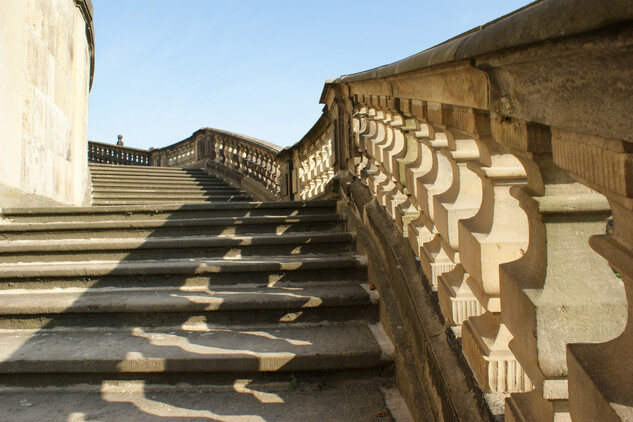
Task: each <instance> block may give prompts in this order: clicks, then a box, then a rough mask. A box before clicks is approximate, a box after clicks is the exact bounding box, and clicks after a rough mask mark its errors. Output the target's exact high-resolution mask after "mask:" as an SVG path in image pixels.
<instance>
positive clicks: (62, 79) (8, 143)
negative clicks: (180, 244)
mask: <svg viewBox="0 0 633 422" xmlns="http://www.w3.org/2000/svg"><path fill="white" fill-rule="evenodd" d="M91 11H92V5H91V3H90V0H82V1H79V0H75V1H72V0H23V1H22V0H18V1H13V0H11V1H2V2H0V80H1V81H2V83H1V84H0V139H1V152H2V153H1V154H0V208H2V207H5V208H6V207H11V206H33V205H37V204H55V203H62V204H77V205H81V204H87V203H89V177H88V168H87V160H86V156H87V146H88V142H87V139H88V93H89V90H90V84H91V79H92V73H93V44H94V43H93V38H92V18H91Z"/></svg>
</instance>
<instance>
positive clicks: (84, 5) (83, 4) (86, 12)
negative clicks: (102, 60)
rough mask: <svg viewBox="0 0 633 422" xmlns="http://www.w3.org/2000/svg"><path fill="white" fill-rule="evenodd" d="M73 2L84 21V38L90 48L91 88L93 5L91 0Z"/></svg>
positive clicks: (93, 39)
mask: <svg viewBox="0 0 633 422" xmlns="http://www.w3.org/2000/svg"><path fill="white" fill-rule="evenodd" d="M74 2H75V6H77V7H78V8H79V10H80V11H81V14H82V15H83V17H84V20H85V21H86V38H87V39H88V48H89V49H90V88H91V89H92V81H93V79H94V74H95V35H94V24H93V21H92V16H93V12H94V7H93V6H92V0H74Z"/></svg>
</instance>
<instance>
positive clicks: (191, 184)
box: [92, 180, 231, 190]
mask: <svg viewBox="0 0 633 422" xmlns="http://www.w3.org/2000/svg"><path fill="white" fill-rule="evenodd" d="M181 187H182V188H187V189H196V188H198V189H199V188H221V187H231V185H229V184H228V183H224V182H202V181H198V180H194V181H181V180H165V181H157V182H144V183H138V182H136V181H134V180H125V181H123V180H122V181H113V182H101V181H93V182H92V189H93V190H95V189H99V190H108V189H161V188H165V189H179V188H181Z"/></svg>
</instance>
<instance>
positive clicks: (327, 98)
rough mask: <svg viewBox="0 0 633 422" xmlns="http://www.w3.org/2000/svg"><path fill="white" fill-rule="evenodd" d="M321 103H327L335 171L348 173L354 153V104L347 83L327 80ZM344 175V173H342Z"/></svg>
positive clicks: (325, 111)
mask: <svg viewBox="0 0 633 422" xmlns="http://www.w3.org/2000/svg"><path fill="white" fill-rule="evenodd" d="M321 104H325V110H324V114H325V115H326V116H327V117H328V118H329V119H330V122H331V125H332V126H331V127H332V139H333V141H334V142H333V143H334V148H333V150H332V153H333V154H334V160H333V161H334V163H333V166H334V169H333V170H334V172H335V173H339V174H340V173H346V172H347V171H348V170H349V165H348V163H349V161H350V160H352V158H353V153H352V151H353V150H352V146H353V142H352V111H353V105H352V101H351V98H350V95H349V88H348V86H347V85H342V84H337V83H333V82H327V83H326V84H325V87H324V88H323V93H322V94H321ZM341 175H342V176H344V174H341Z"/></svg>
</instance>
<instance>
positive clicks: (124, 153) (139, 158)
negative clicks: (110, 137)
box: [88, 141, 150, 166]
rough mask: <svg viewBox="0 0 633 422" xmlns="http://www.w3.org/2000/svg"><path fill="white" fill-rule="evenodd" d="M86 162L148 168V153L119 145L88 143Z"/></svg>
mask: <svg viewBox="0 0 633 422" xmlns="http://www.w3.org/2000/svg"><path fill="white" fill-rule="evenodd" d="M88 162H89V163H102V164H119V165H133V166H149V165H150V152H149V151H146V150H143V149H138V148H130V147H125V146H120V145H111V144H103V143H101V142H94V141H89V142H88Z"/></svg>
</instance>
